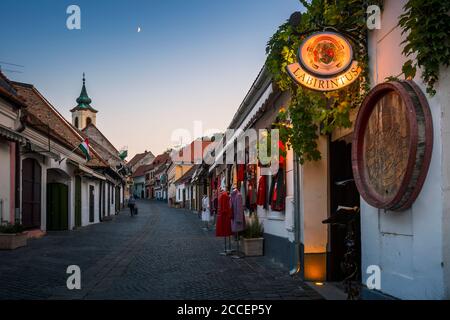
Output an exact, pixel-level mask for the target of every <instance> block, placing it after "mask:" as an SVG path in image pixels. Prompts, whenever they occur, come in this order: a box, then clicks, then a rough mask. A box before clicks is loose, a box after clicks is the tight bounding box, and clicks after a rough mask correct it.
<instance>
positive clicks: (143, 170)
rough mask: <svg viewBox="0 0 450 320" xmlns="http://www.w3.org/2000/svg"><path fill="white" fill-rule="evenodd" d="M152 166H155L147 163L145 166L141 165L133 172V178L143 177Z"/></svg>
mask: <svg viewBox="0 0 450 320" xmlns="http://www.w3.org/2000/svg"><path fill="white" fill-rule="evenodd" d="M152 167H153V165H152V164H149V165H145V166H140V167H139V168H137V169H136V171H135V172H134V173H133V175H132V177H133V178H138V177H143V176H145V173H146V172H147V171H148V170H151V168H152Z"/></svg>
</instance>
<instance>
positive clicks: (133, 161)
mask: <svg viewBox="0 0 450 320" xmlns="http://www.w3.org/2000/svg"><path fill="white" fill-rule="evenodd" d="M149 153H151V152H150V151H147V152H144V153H138V154H137V155H135V156H134V157H133V158H132V159H131V160H130V162H128V163H127V165H128V166H129V167H133V166H134V165H136V164H137V163H138V162H139V161H141V160H142V159H143V158H144V157H145V156H146V155H148V154H149Z"/></svg>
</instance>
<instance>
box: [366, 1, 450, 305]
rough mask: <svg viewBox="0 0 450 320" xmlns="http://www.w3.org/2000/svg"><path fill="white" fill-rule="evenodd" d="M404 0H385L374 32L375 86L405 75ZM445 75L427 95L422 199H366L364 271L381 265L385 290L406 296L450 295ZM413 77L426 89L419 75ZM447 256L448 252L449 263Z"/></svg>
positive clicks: (373, 75) (398, 295) (371, 51)
mask: <svg viewBox="0 0 450 320" xmlns="http://www.w3.org/2000/svg"><path fill="white" fill-rule="evenodd" d="M405 2H406V1H405V0H389V1H386V2H385V8H384V11H383V15H382V29H381V30H379V31H375V32H371V33H370V37H369V39H370V43H369V53H370V57H371V61H370V64H371V65H370V68H371V70H373V71H372V74H371V76H372V84H373V85H376V84H379V83H382V82H384V81H385V78H386V77H388V76H391V75H394V76H396V75H398V74H400V73H401V67H402V65H403V62H404V61H405V60H406V58H405V57H404V56H403V55H402V54H401V50H402V47H401V46H400V43H401V41H402V40H403V38H402V36H401V30H400V29H399V28H398V27H397V26H396V25H397V22H398V16H399V15H400V14H401V13H402V7H403V5H404V4H405ZM446 73H447V75H446V76H443V77H442V78H441V83H440V87H439V88H438V94H437V95H436V96H435V97H434V98H430V97H428V98H429V99H428V100H429V103H430V108H431V113H432V117H433V125H434V149H433V156H432V162H431V166H430V171H429V173H428V176H427V179H426V181H425V184H424V187H423V190H422V192H421V194H420V195H419V197H418V199H417V201H416V202H415V203H414V205H413V207H412V208H411V209H409V210H407V211H404V212H401V213H393V212H384V211H382V210H378V209H375V208H372V207H370V206H369V205H368V204H367V203H365V202H364V201H363V200H362V208H361V213H362V221H361V228H362V263H363V271H364V270H366V268H367V267H368V266H369V265H378V266H380V267H381V270H382V290H381V291H383V292H384V293H387V294H390V295H393V296H395V297H398V298H401V299H444V298H445V297H448V287H449V285H448V281H447V282H445V281H444V280H445V279H444V267H445V266H447V268H448V264H449V262H450V261H449V254H448V253H446V254H445V255H444V254H443V252H444V250H445V249H446V250H447V252H448V249H449V247H448V242H447V244H446V247H443V239H444V236H445V237H446V238H447V240H448V237H449V236H448V234H449V231H450V230H449V227H448V216H449V214H448V212H449V209H448V207H449V205H448V204H446V205H445V206H446V207H447V215H446V216H443V212H444V206H443V204H444V195H445V194H447V195H448V193H449V184H447V185H446V184H445V181H443V179H444V180H445V179H447V177H449V176H450V174H449V172H448V169H443V165H446V163H447V165H446V166H447V167H448V161H447V162H443V161H445V160H449V159H450V157H449V147H450V146H448V142H446V144H447V145H443V140H442V138H443V136H444V135H445V134H446V135H447V139H446V140H447V141H448V137H449V131H448V126H449V124H448V122H447V123H446V124H445V126H446V128H447V129H444V128H442V127H441V118H442V114H443V112H444V110H446V111H445V112H448V101H449V97H448V88H449V87H450V81H449V77H448V71H446ZM414 80H415V81H416V83H418V84H419V85H420V87H421V88H422V90H423V91H424V92H425V86H424V85H423V83H422V82H421V80H420V73H419V74H418V75H417V77H416V79H414ZM439 89H440V90H439ZM442 91H447V92H442ZM443 130H447V131H446V132H445V131H443ZM444 141H445V140H444ZM444 149H445V150H446V153H445V154H443V150H444ZM445 156H447V158H445ZM447 199H448V198H447ZM447 203H448V202H447ZM443 222H444V223H447V225H445V224H443ZM443 226H444V227H443ZM443 232H444V233H443ZM444 256H446V260H445V263H444ZM447 274H448V270H447ZM363 275H364V278H366V277H367V275H365V273H364V272H363ZM447 280H448V278H447ZM365 281H366V279H363V282H365ZM445 289H447V296H446V291H445Z"/></svg>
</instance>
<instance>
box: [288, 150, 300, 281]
mask: <svg viewBox="0 0 450 320" xmlns="http://www.w3.org/2000/svg"><path fill="white" fill-rule="evenodd" d="M299 164H300V163H299V159H298V156H297V154H296V153H294V246H295V249H294V250H295V252H294V254H295V257H294V268H293V269H292V270H291V272H290V275H291V276H295V275H301V273H302V265H301V261H302V259H301V257H302V247H301V234H300V232H301V230H300V228H301V217H300V182H301V179H300V168H299Z"/></svg>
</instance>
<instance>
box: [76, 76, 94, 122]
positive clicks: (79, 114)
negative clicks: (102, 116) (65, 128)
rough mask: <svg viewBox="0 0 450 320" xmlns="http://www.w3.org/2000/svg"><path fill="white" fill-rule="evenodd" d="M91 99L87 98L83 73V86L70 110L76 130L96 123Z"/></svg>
mask: <svg viewBox="0 0 450 320" xmlns="http://www.w3.org/2000/svg"><path fill="white" fill-rule="evenodd" d="M91 103H92V100H91V98H89V96H88V94H87V90H86V77H85V74H84V73H83V87H82V88H81V93H80V96H79V97H78V99H77V104H78V105H77V106H76V107H75V108H73V109H72V110H70V112H71V113H72V124H73V125H74V127H75V128H77V129H78V130H83V129H84V128H86V127H87V126H88V125H89V124H91V123H92V124H94V125H96V121H97V112H98V111H97V110H95V109H94V108H92V107H91Z"/></svg>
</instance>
